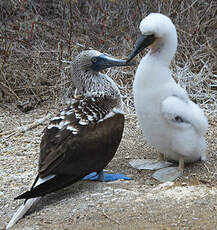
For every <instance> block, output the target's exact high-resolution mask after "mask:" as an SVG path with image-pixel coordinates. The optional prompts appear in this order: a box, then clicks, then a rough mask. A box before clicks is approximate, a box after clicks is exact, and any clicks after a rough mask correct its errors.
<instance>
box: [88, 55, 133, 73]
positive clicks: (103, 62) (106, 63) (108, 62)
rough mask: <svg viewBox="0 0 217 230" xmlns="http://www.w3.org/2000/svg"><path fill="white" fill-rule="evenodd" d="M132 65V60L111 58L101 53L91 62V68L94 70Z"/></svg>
mask: <svg viewBox="0 0 217 230" xmlns="http://www.w3.org/2000/svg"><path fill="white" fill-rule="evenodd" d="M132 65H135V64H134V63H132V62H128V61H126V60H121V59H116V58H112V57H109V56H106V55H104V54H102V55H100V56H98V57H97V62H96V63H93V65H92V66H91V68H92V69H93V70H95V71H101V70H103V69H107V68H110V67H114V66H132Z"/></svg>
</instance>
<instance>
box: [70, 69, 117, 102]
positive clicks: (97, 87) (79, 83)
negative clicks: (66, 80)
mask: <svg viewBox="0 0 217 230" xmlns="http://www.w3.org/2000/svg"><path fill="white" fill-rule="evenodd" d="M72 79H73V83H74V86H75V87H76V88H77V91H78V94H81V95H83V96H85V97H91V96H93V97H106V96H108V97H114V99H115V98H117V99H119V98H120V91H119V89H118V87H117V85H116V84H115V83H114V82H113V80H112V79H111V78H110V77H108V76H107V75H105V74H101V73H99V72H95V71H91V70H90V71H82V70H75V69H72Z"/></svg>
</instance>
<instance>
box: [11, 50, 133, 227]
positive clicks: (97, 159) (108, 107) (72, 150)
mask: <svg viewBox="0 0 217 230" xmlns="http://www.w3.org/2000/svg"><path fill="white" fill-rule="evenodd" d="M126 65H131V64H128V63H127V62H126V61H124V60H118V59H114V58H111V57H108V56H106V55H104V54H102V53H100V52H98V51H95V50H88V51H83V52H81V53H80V54H79V55H78V56H76V57H75V59H74V60H73V62H71V66H72V68H71V70H72V82H73V84H74V86H75V87H76V88H77V94H78V95H79V96H77V97H76V98H75V99H73V100H72V102H71V105H70V106H69V107H68V108H66V109H64V110H63V111H62V112H61V113H60V114H59V116H57V117H54V118H52V119H51V121H50V124H49V125H48V126H47V127H46V128H45V130H44V134H43V137H42V140H41V144H40V158H39V169H38V175H37V177H36V179H35V182H34V183H33V185H32V187H31V189H30V191H27V192H25V193H23V194H21V195H20V196H18V197H16V198H15V199H25V201H24V203H23V204H22V205H21V206H20V208H19V209H18V210H17V212H16V213H15V214H14V216H13V217H12V219H11V221H10V222H9V224H8V225H7V228H10V227H12V226H13V225H14V224H15V223H16V222H17V221H18V220H19V219H20V218H22V217H23V216H24V215H25V213H26V212H27V211H28V210H29V209H30V208H31V207H32V205H33V204H34V203H36V202H37V201H38V200H39V199H40V197H42V196H44V195H46V194H48V193H51V192H55V191H57V190H59V189H61V188H64V187H66V186H69V185H71V184H73V183H75V182H77V181H79V180H81V179H82V178H84V177H85V176H87V175H88V176H87V177H85V179H93V180H97V179H98V180H101V181H111V180H116V179H130V178H128V177H126V176H124V175H122V174H117V175H116V176H115V177H113V175H112V174H110V175H104V173H103V169H104V168H105V167H106V166H107V164H108V163H109V162H110V161H111V160H112V158H113V157H114V154H115V152H116V150H117V148H118V146H119V143H120V141H121V138H122V133H123V128H124V112H123V102H122V99H121V94H120V91H119V89H118V87H117V85H116V84H115V82H114V81H113V80H112V79H111V78H110V77H109V76H107V75H106V74H102V73H100V71H101V70H103V69H106V68H109V67H112V66H126ZM92 172H96V173H97V175H92V174H91V175H89V174H90V173H92Z"/></svg>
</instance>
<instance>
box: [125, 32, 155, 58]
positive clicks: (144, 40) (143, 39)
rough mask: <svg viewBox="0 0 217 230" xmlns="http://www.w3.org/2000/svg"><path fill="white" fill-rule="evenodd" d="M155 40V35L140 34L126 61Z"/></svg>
mask: <svg viewBox="0 0 217 230" xmlns="http://www.w3.org/2000/svg"><path fill="white" fill-rule="evenodd" d="M154 40H155V37H153V36H149V35H141V36H140V37H139V39H138V41H137V43H136V46H135V48H134V50H133V51H132V53H131V54H130V55H129V57H128V59H127V62H129V61H131V60H132V59H133V58H134V57H135V56H136V55H137V54H138V53H140V52H141V51H142V50H143V49H145V48H146V47H148V46H149V45H151V44H152V43H153V42H154Z"/></svg>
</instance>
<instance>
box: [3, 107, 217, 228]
mask: <svg viewBox="0 0 217 230" xmlns="http://www.w3.org/2000/svg"><path fill="white" fill-rule="evenodd" d="M48 107H51V106H50V105H49V106H48ZM49 111H51V113H55V112H56V110H55V109H52V108H51V109H49ZM46 114H47V107H46V106H44V107H42V108H38V109H37V110H34V111H31V112H30V113H29V114H23V113H21V112H20V111H18V110H16V109H14V108H12V109H10V108H9V106H8V107H7V106H4V107H0V132H6V131H13V130H15V129H17V128H18V127H23V126H26V125H29V124H31V123H32V122H33V121H34V120H35V119H39V118H41V117H44V116H45V115H46ZM216 118H217V116H214V115H212V116H209V124H210V127H209V132H208V134H207V154H208V156H209V159H208V160H207V161H206V162H205V163H202V162H197V163H195V164H190V165H187V167H186V169H185V171H184V175H183V176H182V177H181V178H179V179H177V180H176V181H175V183H169V182H168V183H164V184H160V183H159V182H157V181H155V180H154V179H153V178H151V175H152V172H151V171H144V170H136V169H133V168H131V167H130V165H129V163H128V162H129V160H131V159H135V158H152V157H153V156H154V157H155V158H156V157H157V154H156V153H157V152H156V151H155V150H154V149H153V148H152V147H150V146H148V145H146V144H145V140H144V138H143V136H142V134H141V131H140V129H139V127H138V124H137V123H136V119H135V117H134V116H132V117H128V118H127V119H126V125H125V131H124V137H123V139H122V141H121V144H120V147H119V149H118V152H117V154H116V156H115V158H114V159H113V160H112V162H110V164H109V166H108V167H107V170H108V171H110V172H121V173H124V174H126V175H128V176H130V177H132V178H133V180H132V181H117V182H113V183H105V182H104V183H101V182H86V181H81V182H78V183H76V184H74V185H72V186H70V187H68V188H65V189H63V190H61V191H59V192H56V193H53V194H50V195H48V196H46V197H44V198H43V199H42V200H41V201H40V203H39V204H38V205H37V206H36V207H35V208H34V209H33V210H32V212H31V213H30V214H29V215H27V216H26V217H25V218H23V219H22V220H20V221H19V223H18V224H17V225H16V226H15V227H14V228H13V229H24V230H31V229H40V230H42V229H82V230H85V229H94V230H95V229H113V230H114V229H129V230H130V229H133V230H135V229H217V176H216V173H217V138H216V137H217V123H216ZM45 125H46V122H44V123H43V125H39V126H37V127H36V128H33V129H31V130H28V131H27V132H25V133H22V132H19V131H18V132H8V133H5V134H4V135H1V133H0V145H1V148H0V229H4V228H5V225H6V224H7V223H8V221H9V220H10V218H11V216H12V215H13V213H14V212H15V210H16V209H17V207H18V206H19V204H20V203H21V201H14V200H13V198H14V197H16V196H17V195H19V194H21V193H22V192H24V191H25V190H27V189H28V188H29V186H30V185H31V183H32V181H33V179H34V177H35V174H36V172H37V162H38V152H39V143H40V138H41V135H42V130H43V127H44V126H45Z"/></svg>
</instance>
